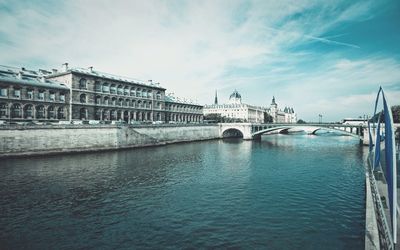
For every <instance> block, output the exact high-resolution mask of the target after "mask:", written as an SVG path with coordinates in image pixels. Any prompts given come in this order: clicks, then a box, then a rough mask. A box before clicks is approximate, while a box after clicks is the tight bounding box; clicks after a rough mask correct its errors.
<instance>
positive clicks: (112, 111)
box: [110, 110, 117, 120]
mask: <svg viewBox="0 0 400 250" xmlns="http://www.w3.org/2000/svg"><path fill="white" fill-rule="evenodd" d="M116 119H117V113H116V112H115V110H111V111H110V120H116Z"/></svg>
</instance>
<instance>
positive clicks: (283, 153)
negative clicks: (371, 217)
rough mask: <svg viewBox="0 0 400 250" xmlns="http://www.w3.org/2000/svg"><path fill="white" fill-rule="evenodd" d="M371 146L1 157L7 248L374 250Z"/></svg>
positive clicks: (329, 141)
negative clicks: (368, 205) (368, 221)
mask: <svg viewBox="0 0 400 250" xmlns="http://www.w3.org/2000/svg"><path fill="white" fill-rule="evenodd" d="M366 152H367V150H366V149H365V148H363V147H362V146H360V145H359V143H358V141H357V140H355V139H352V138H351V137H346V136H328V135H322V136H308V135H268V136H263V138H262V140H261V141H242V140H240V139H225V140H214V141H204V142H193V143H182V144H174V145H168V146H163V147H149V148H141V149H132V150H123V151H111V152H101V153H85V154H73V155H62V156H46V157H34V158H24V159H7V160H1V162H0V166H1V167H0V197H1V198H0V211H1V212H0V248H1V249H21V248H28V249H143V248H151V249H154V248H156V249H168V248H169V249H176V248H179V249H181V248H192V249H193V248H241V249H254V248H262V249H363V248H364V227H365V218H364V217H365V208H364V207H365V201H364V196H365V194H364V189H365V183H364V181H365V180H364V166H363V158H365V155H366Z"/></svg>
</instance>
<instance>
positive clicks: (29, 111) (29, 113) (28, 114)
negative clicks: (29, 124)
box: [24, 104, 33, 119]
mask: <svg viewBox="0 0 400 250" xmlns="http://www.w3.org/2000/svg"><path fill="white" fill-rule="evenodd" d="M24 117H25V118H28V119H29V118H32V117H33V106H32V105H31V104H28V105H25V107H24Z"/></svg>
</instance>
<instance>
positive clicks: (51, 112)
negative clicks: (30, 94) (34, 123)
mask: <svg viewBox="0 0 400 250" xmlns="http://www.w3.org/2000/svg"><path fill="white" fill-rule="evenodd" d="M47 113H48V116H49V117H48V118H49V119H54V118H56V116H55V115H56V112H55V111H54V107H53V106H50V107H49V108H48V109H47Z"/></svg>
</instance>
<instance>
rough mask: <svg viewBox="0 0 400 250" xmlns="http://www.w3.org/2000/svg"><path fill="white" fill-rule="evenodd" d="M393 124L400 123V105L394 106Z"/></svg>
mask: <svg viewBox="0 0 400 250" xmlns="http://www.w3.org/2000/svg"><path fill="white" fill-rule="evenodd" d="M391 109H392V114H393V123H400V105H395V106H392V108H391Z"/></svg>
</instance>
